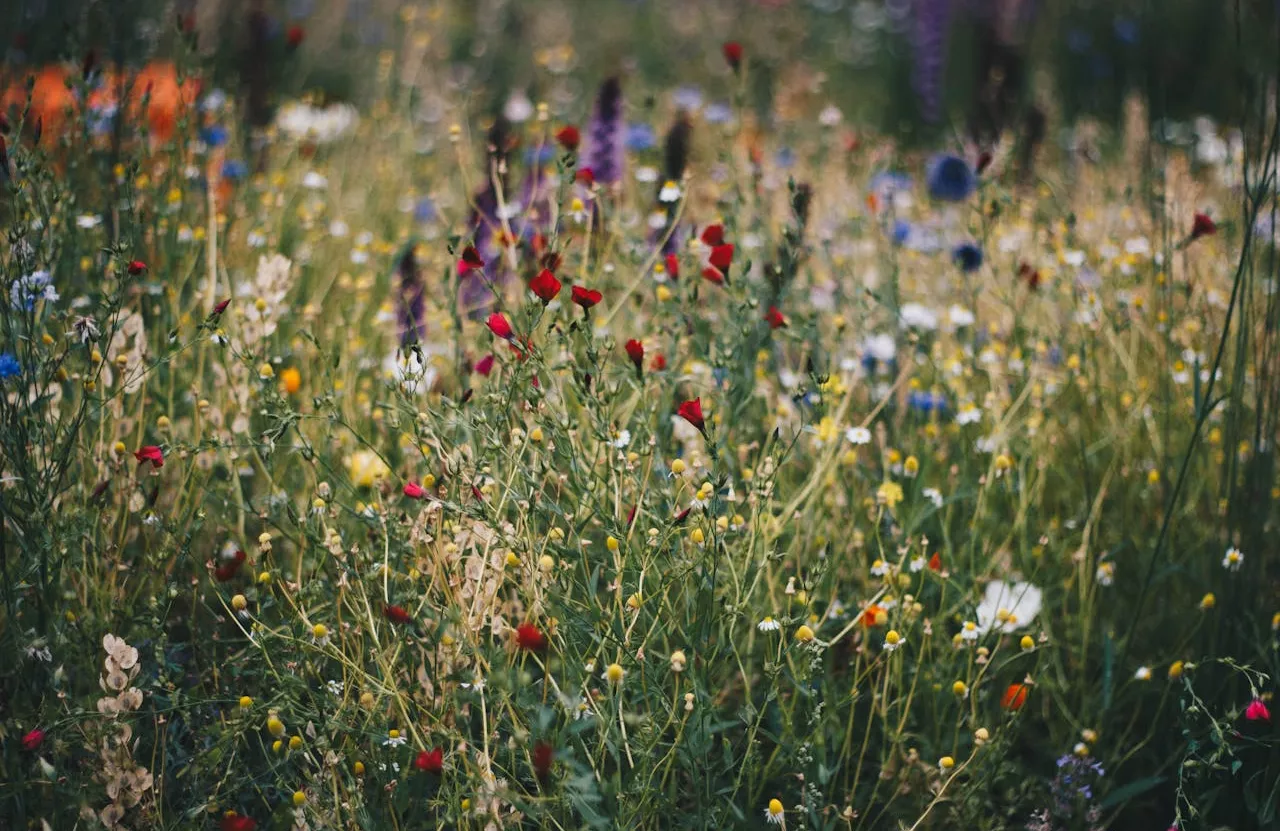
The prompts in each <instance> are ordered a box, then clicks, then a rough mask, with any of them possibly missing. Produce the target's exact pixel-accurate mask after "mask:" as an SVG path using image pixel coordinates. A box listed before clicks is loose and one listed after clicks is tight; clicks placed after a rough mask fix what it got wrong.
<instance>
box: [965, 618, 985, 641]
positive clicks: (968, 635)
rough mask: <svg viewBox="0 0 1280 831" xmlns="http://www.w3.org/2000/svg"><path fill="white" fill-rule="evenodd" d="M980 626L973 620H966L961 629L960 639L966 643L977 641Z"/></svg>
mask: <svg viewBox="0 0 1280 831" xmlns="http://www.w3.org/2000/svg"><path fill="white" fill-rule="evenodd" d="M979 634H980V633H979V632H978V624H976V623H974V622H973V621H971V620H966V621H965V622H964V624H963V625H962V626H961V627H960V637H961V638H962V639H964V640H966V641H970V642H972V641H976V640H977V639H978V635H979Z"/></svg>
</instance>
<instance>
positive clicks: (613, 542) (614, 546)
mask: <svg viewBox="0 0 1280 831" xmlns="http://www.w3.org/2000/svg"><path fill="white" fill-rule="evenodd" d="M604 545H605V548H607V549H609V550H610V551H617V550H618V540H617V539H616V538H615V537H614V536H613V535H612V534H610V535H609V537H608V539H606V540H605V541H604Z"/></svg>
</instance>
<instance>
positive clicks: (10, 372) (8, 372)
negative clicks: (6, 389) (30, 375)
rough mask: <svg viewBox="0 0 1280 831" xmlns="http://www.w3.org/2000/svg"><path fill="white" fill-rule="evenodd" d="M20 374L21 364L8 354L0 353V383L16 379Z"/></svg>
mask: <svg viewBox="0 0 1280 831" xmlns="http://www.w3.org/2000/svg"><path fill="white" fill-rule="evenodd" d="M21 374H22V364H20V363H18V359H17V358H15V357H13V355H11V354H9V353H8V352H0V381H7V380H8V379H10V378H17V377H18V376H19V375H21Z"/></svg>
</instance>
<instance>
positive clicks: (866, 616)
mask: <svg viewBox="0 0 1280 831" xmlns="http://www.w3.org/2000/svg"><path fill="white" fill-rule="evenodd" d="M882 614H886V612H885V610H884V608H883V607H881V606H877V605H876V604H874V603H872V604H870V605H868V606H867V608H865V609H863V610H862V625H863V626H865V627H867V628H868V629H870V628H871V627H873V626H875V625H876V618H877V617H878V616H880V615H882Z"/></svg>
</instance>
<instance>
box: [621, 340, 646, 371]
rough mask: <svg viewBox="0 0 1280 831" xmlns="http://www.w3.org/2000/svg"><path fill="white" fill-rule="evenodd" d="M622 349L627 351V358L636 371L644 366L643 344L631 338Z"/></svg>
mask: <svg viewBox="0 0 1280 831" xmlns="http://www.w3.org/2000/svg"><path fill="white" fill-rule="evenodd" d="M623 348H624V349H626V350H627V357H628V358H630V359H631V363H633V364H635V365H636V369H640V368H641V367H642V365H643V364H644V344H643V343H641V342H640V341H638V340H636V339H635V338H632V339H631V340H629V341H627V343H626V346H624V347H623Z"/></svg>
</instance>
